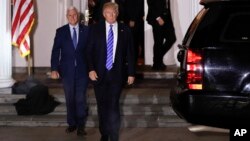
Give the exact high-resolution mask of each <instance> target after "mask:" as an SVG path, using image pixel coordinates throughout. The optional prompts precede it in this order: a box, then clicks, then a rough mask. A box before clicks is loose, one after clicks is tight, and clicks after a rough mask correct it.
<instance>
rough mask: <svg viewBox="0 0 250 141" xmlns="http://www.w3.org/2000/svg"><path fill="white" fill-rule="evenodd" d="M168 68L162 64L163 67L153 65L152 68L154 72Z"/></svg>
mask: <svg viewBox="0 0 250 141" xmlns="http://www.w3.org/2000/svg"><path fill="white" fill-rule="evenodd" d="M166 68H167V66H166V65H164V64H161V65H153V67H152V70H155V71H160V70H161V71H164V70H166Z"/></svg>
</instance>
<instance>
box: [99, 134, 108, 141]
mask: <svg viewBox="0 0 250 141" xmlns="http://www.w3.org/2000/svg"><path fill="white" fill-rule="evenodd" d="M100 141H109V136H106V135H105V136H104V135H102V137H101V140H100Z"/></svg>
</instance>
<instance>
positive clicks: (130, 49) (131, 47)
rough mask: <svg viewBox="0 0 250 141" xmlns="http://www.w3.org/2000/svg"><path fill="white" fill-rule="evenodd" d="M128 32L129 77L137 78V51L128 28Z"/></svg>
mask: <svg viewBox="0 0 250 141" xmlns="http://www.w3.org/2000/svg"><path fill="white" fill-rule="evenodd" d="M127 31H128V48H127V60H128V76H135V49H134V44H133V37H132V33H131V31H130V29H129V28H127Z"/></svg>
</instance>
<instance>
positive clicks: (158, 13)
mask: <svg viewBox="0 0 250 141" xmlns="http://www.w3.org/2000/svg"><path fill="white" fill-rule="evenodd" d="M147 3H148V15H147V21H148V23H149V24H151V25H152V24H155V23H156V22H157V21H156V18H157V17H161V18H163V19H165V18H166V17H167V14H169V11H168V9H167V8H166V0H147Z"/></svg>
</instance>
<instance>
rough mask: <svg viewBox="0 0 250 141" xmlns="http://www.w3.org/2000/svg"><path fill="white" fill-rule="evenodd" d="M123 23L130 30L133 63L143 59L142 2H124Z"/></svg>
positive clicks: (131, 0) (141, 0) (142, 0)
mask: <svg viewBox="0 0 250 141" xmlns="http://www.w3.org/2000/svg"><path fill="white" fill-rule="evenodd" d="M124 9H125V16H124V19H125V20H124V21H125V23H126V24H127V25H128V26H129V27H130V28H131V30H132V33H133V39H134V47H135V62H137V60H138V58H144V19H143V18H144V0H125V5H124Z"/></svg>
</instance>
